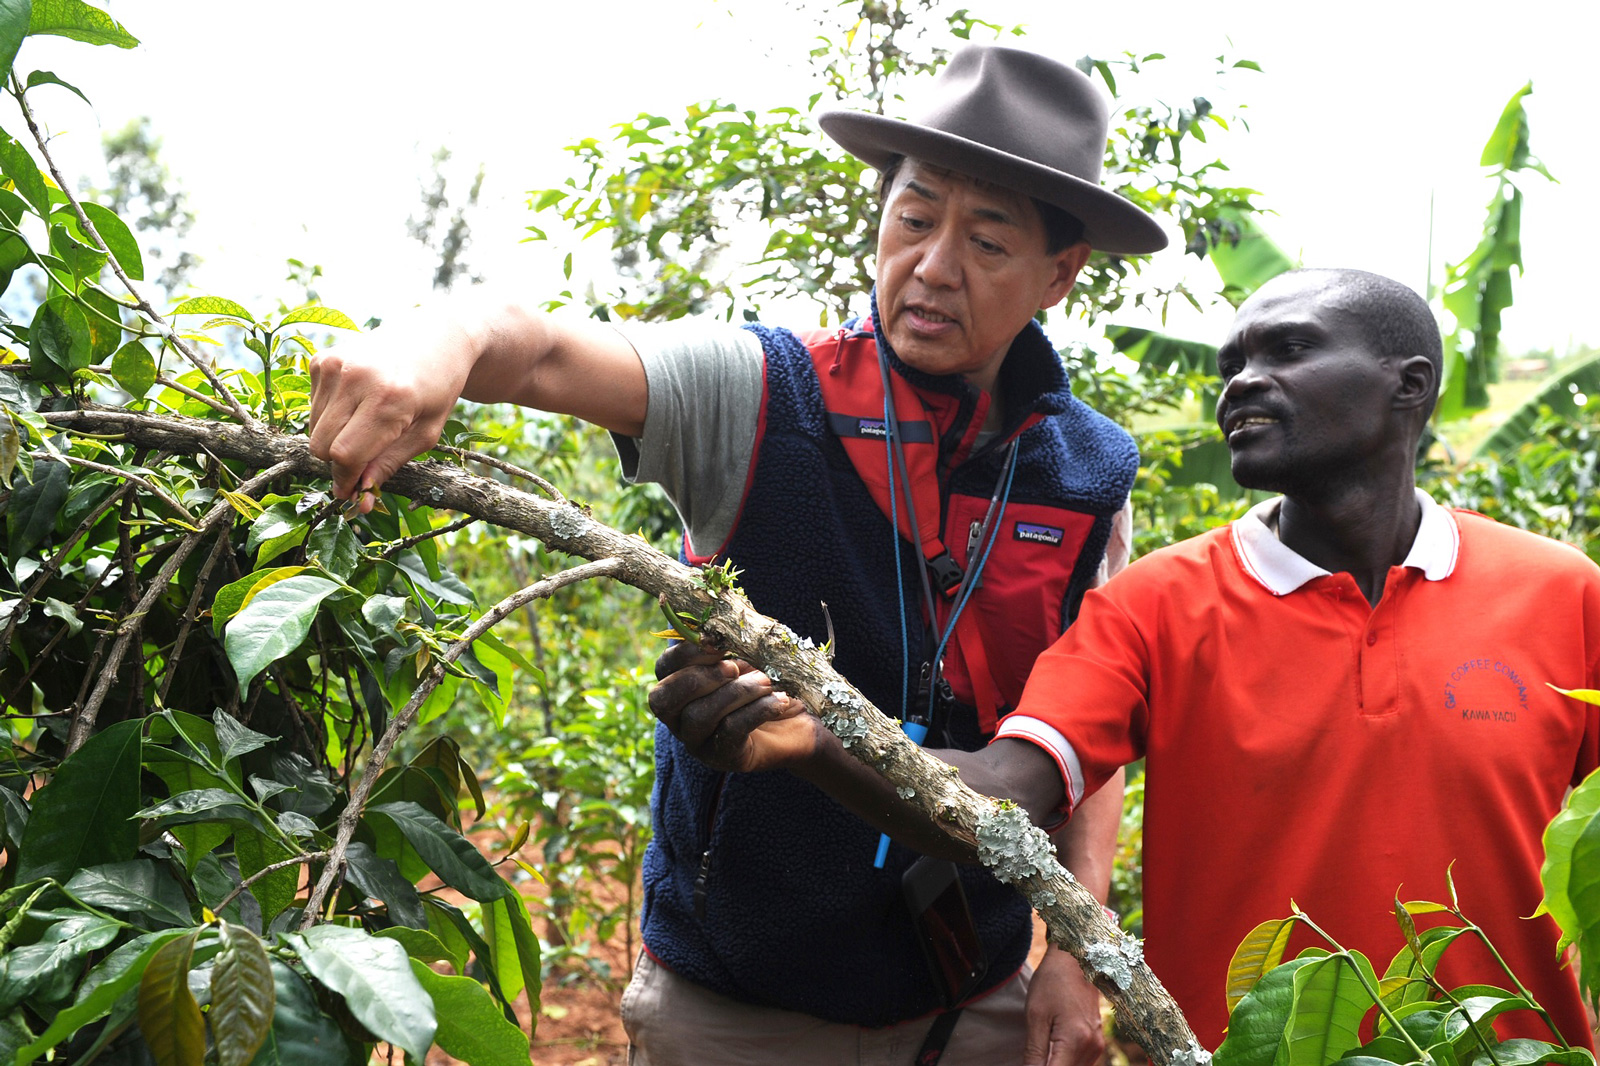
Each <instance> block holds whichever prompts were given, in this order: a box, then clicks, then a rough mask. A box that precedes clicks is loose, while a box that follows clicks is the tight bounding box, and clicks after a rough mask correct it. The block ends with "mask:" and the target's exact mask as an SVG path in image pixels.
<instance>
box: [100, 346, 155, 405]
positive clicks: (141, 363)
mask: <svg viewBox="0 0 1600 1066" xmlns="http://www.w3.org/2000/svg"><path fill="white" fill-rule="evenodd" d="M111 376H112V377H114V378H116V379H117V384H118V385H121V386H122V391H123V392H126V393H127V394H128V395H129V396H132V397H133V398H134V399H135V400H142V399H144V394H145V393H147V392H149V391H150V389H151V387H152V386H153V385H155V383H156V361H155V357H154V356H152V355H151V354H150V352H149V351H148V350H146V348H145V346H144V345H142V344H140V343H139V342H138V341H129V342H128V343H127V344H124V345H123V346H122V347H121V348H118V349H117V354H115V355H113V356H112V357H111Z"/></svg>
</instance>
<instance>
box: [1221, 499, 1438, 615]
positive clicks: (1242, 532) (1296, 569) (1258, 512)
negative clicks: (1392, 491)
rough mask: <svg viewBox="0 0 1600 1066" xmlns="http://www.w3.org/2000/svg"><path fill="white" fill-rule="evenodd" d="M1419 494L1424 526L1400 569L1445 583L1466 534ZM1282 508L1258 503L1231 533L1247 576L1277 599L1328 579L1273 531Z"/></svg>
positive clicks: (1279, 501)
mask: <svg viewBox="0 0 1600 1066" xmlns="http://www.w3.org/2000/svg"><path fill="white" fill-rule="evenodd" d="M1414 491H1415V492H1416V494H1417V502H1418V503H1419V504H1421V505H1422V522H1421V523H1420V524H1419V525H1418V526H1417V538H1416V540H1414V541H1412V542H1411V551H1410V552H1409V553H1408V554H1407V555H1406V558H1405V561H1404V562H1403V563H1401V564H1400V565H1401V566H1410V567H1414V568H1416V569H1418V570H1421V571H1422V576H1423V577H1425V578H1427V579H1428V580H1429V581H1443V580H1444V579H1445V578H1447V577H1449V576H1450V575H1451V573H1452V572H1454V570H1455V568H1456V557H1457V555H1459V554H1460V550H1461V530H1460V528H1459V527H1458V526H1457V525H1456V520H1455V516H1454V515H1452V514H1451V513H1450V512H1449V511H1447V510H1445V509H1444V508H1443V507H1440V506H1439V505H1438V504H1437V503H1435V502H1434V500H1433V497H1431V496H1429V495H1428V494H1427V493H1426V492H1423V491H1422V490H1421V489H1416V490H1414ZM1282 503H1283V497H1281V496H1278V497H1275V498H1273V499H1270V500H1267V501H1265V502H1263V503H1258V504H1256V505H1255V506H1254V507H1252V508H1250V510H1249V511H1247V512H1246V513H1245V515H1244V517H1243V518H1240V519H1239V520H1238V521H1236V522H1234V523H1233V525H1232V526H1230V527H1229V531H1230V533H1231V535H1232V537H1233V547H1234V550H1235V551H1236V552H1238V555H1239V561H1240V562H1241V563H1242V564H1243V565H1244V569H1245V572H1246V573H1247V574H1249V575H1250V576H1251V577H1253V578H1255V579H1256V580H1257V581H1259V582H1260V583H1261V584H1262V585H1263V586H1265V587H1266V589H1267V591H1269V592H1271V593H1272V594H1273V595H1274V596H1287V595H1288V594H1289V593H1291V592H1293V591H1294V590H1295V589H1297V588H1299V587H1300V586H1301V585H1304V584H1305V583H1306V582H1307V581H1310V580H1311V579H1312V578H1316V577H1322V576H1323V575H1324V574H1326V573H1328V571H1326V570H1324V569H1323V568H1322V567H1320V566H1318V565H1317V564H1316V563H1313V562H1311V561H1310V560H1309V559H1307V558H1305V557H1304V556H1302V555H1300V554H1299V553H1298V552H1296V551H1295V550H1294V549H1293V548H1290V547H1288V546H1286V545H1285V544H1284V543H1283V542H1282V541H1281V540H1279V539H1278V535H1277V534H1276V533H1274V532H1273V531H1272V529H1271V528H1270V527H1269V525H1268V522H1269V521H1271V519H1272V518H1273V517H1274V516H1275V515H1276V513H1277V510H1278V507H1279V505H1281V504H1282Z"/></svg>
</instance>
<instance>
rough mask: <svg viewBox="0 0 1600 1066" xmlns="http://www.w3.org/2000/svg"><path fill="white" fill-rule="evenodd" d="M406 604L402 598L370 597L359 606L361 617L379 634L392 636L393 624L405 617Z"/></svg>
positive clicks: (393, 633)
mask: <svg viewBox="0 0 1600 1066" xmlns="http://www.w3.org/2000/svg"><path fill="white" fill-rule="evenodd" d="M407 602H409V601H408V600H407V599H406V598H405V597H404V596H384V595H381V594H380V595H377V596H372V597H369V598H368V599H367V600H366V601H365V602H363V603H362V604H361V617H362V618H365V619H366V620H367V621H368V622H369V623H371V624H372V625H373V626H374V627H376V628H377V629H378V630H379V631H380V632H383V633H387V634H389V635H390V636H394V635H395V631H394V626H395V623H396V622H398V621H400V619H402V618H404V617H405V616H406V604H407Z"/></svg>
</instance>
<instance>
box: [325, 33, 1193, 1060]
mask: <svg viewBox="0 0 1600 1066" xmlns="http://www.w3.org/2000/svg"><path fill="white" fill-rule="evenodd" d="M927 89H928V97H927V100H926V103H925V106H924V107H923V108H922V109H921V110H920V111H919V118H918V119H916V120H914V121H900V120H894V119H886V118H883V117H882V116H878V115H870V114H863V113H855V112H838V111H836V112H830V113H828V114H825V115H824V116H823V117H822V120H821V124H822V127H823V129H824V130H825V131H826V132H827V133H828V134H829V135H830V136H832V137H833V138H834V139H835V140H837V141H838V142H839V143H840V144H841V145H843V146H844V147H845V148H846V149H848V150H849V151H851V152H852V153H854V154H856V155H857V156H859V157H860V158H861V159H863V160H865V161H866V162H868V163H870V164H871V165H872V166H874V167H875V168H877V169H878V170H879V171H880V172H881V174H882V175H883V180H882V185H881V192H882V218H881V220H880V226H879V238H878V249H877V263H876V276H877V285H876V288H875V290H874V293H873V298H872V301H871V313H870V315H868V316H866V317H864V318H861V319H857V320H852V321H851V322H847V323H846V324H845V325H844V326H842V327H840V328H838V329H834V330H826V331H816V332H810V333H799V334H797V333H794V332H791V331H788V330H780V329H769V328H766V327H763V326H751V327H748V328H744V329H736V328H734V327H731V326H728V325H726V324H725V323H721V322H717V323H705V322H682V323H673V324H668V325H649V326H645V325H623V326H620V327H615V328H613V327H611V326H606V325H602V324H599V323H595V322H592V321H588V322H583V321H571V320H565V319H560V318H555V317H550V316H546V315H542V314H538V313H535V312H533V311H531V310H530V309H529V308H528V307H527V306H525V305H524V304H523V303H522V302H521V301H519V300H509V301H503V302H487V301H482V300H478V301H477V302H476V303H457V304H456V305H454V306H453V307H451V308H448V309H446V310H444V311H442V312H439V311H436V312H425V313H422V314H419V315H418V316H417V317H416V318H414V319H413V320H412V321H411V322H409V323H407V324H406V326H405V327H404V328H403V329H393V328H391V330H385V331H383V333H381V334H378V335H376V336H373V337H371V338H368V339H365V340H364V341H363V342H362V346H361V347H357V346H356V345H351V344H346V345H343V346H341V347H340V348H338V349H335V350H332V351H330V352H328V353H326V354H324V355H321V356H319V357H318V358H317V360H316V361H315V362H314V363H313V368H312V379H313V396H312V418H311V446H312V451H313V452H314V453H315V454H317V455H318V456H321V457H323V458H326V459H329V460H331V462H332V464H333V468H334V489H335V492H336V493H337V494H338V495H340V496H342V497H346V498H353V499H360V500H361V501H362V503H363V506H368V505H369V504H368V501H369V500H370V494H371V493H372V492H373V491H374V490H375V489H376V488H377V486H379V485H381V484H382V483H383V481H384V480H385V479H386V478H387V477H388V476H389V475H390V474H392V473H393V472H394V471H395V470H396V469H397V468H398V467H399V466H400V465H401V464H402V463H404V462H405V461H406V460H408V459H410V458H411V457H412V456H414V455H416V454H418V453H420V452H422V451H424V450H425V449H427V448H428V447H430V446H431V445H432V444H433V443H434V441H435V440H436V439H437V437H438V434H439V431H440V429H441V428H442V426H443V423H444V420H445V419H446V417H447V416H448V415H449V413H450V411H451V409H452V407H453V405H454V403H455V401H456V400H457V398H458V397H465V398H467V399H470V400H477V401H511V402H516V403H519V404H523V405H525V406H530V407H536V408H540V409H543V410H550V411H560V412H565V413H570V414H573V415H576V416H577V417H580V418H583V419H585V420H587V421H590V422H593V423H595V424H597V425H600V426H603V427H605V428H606V429H609V430H611V431H612V433H613V436H614V438H615V440H616V443H617V448H618V452H619V454H620V456H621V458H622V461H623V467H624V472H625V474H626V475H627V476H628V477H629V478H632V479H637V480H649V481H656V482H659V483H660V484H662V485H663V486H664V487H665V488H666V490H667V493H668V495H669V496H670V497H671V498H672V500H673V502H674V504H675V505H676V506H677V508H678V510H679V512H680V514H681V515H682V518H683V521H684V526H685V530H686V533H685V538H684V545H683V551H684V555H685V557H686V558H687V559H689V560H690V561H692V562H696V563H699V562H709V561H711V560H712V559H716V560H718V561H721V560H731V561H732V562H734V563H735V564H736V565H737V566H738V567H740V568H741V570H742V571H743V573H742V577H741V585H742V587H743V588H744V590H745V591H746V592H747V594H748V595H749V596H750V598H751V600H752V602H753V603H754V604H755V606H756V607H757V608H758V609H760V610H762V611H764V612H766V613H767V614H770V615H773V616H774V617H777V618H780V619H782V620H783V621H784V622H786V623H787V624H788V625H790V626H791V627H792V628H793V629H794V630H795V631H796V632H797V633H799V634H801V635H802V636H804V637H806V638H808V639H813V640H816V641H818V642H820V641H822V640H823V639H825V638H826V637H827V636H828V635H829V634H830V633H832V634H833V635H834V639H835V648H836V658H835V664H836V666H837V667H838V668H839V669H840V670H841V672H843V673H844V674H845V676H847V677H849V678H850V679H851V681H852V683H854V684H855V685H856V686H857V687H859V688H860V689H861V690H862V691H863V692H865V693H866V694H867V695H868V696H870V697H871V698H872V699H873V700H874V702H876V703H877V704H878V705H879V706H881V707H884V708H886V709H893V710H897V711H898V712H899V713H900V714H901V716H902V718H903V719H904V720H905V722H906V724H907V729H908V731H910V732H913V734H914V735H916V734H926V735H927V736H928V737H929V742H930V743H933V742H937V743H939V744H940V745H941V746H954V747H960V748H965V749H973V748H976V747H979V746H981V745H982V744H983V743H984V742H985V741H986V740H987V739H988V738H989V737H990V736H992V735H993V733H994V732H995V730H996V728H997V726H998V722H999V719H1000V718H1001V717H1002V716H1004V715H1005V714H1006V713H1007V712H1008V711H1009V710H1010V709H1011V708H1012V707H1014V706H1015V704H1016V702H1017V700H1018V699H1020V696H1021V690H1022V684H1023V680H1024V678H1025V677H1026V675H1027V672H1028V669H1029V667H1030V666H1031V665H1032V661H1033V658H1034V656H1036V655H1037V654H1038V653H1039V652H1040V651H1041V650H1043V649H1044V648H1045V647H1046V646H1047V645H1048V644H1049V643H1050V642H1051V641H1052V640H1053V639H1054V638H1055V637H1056V636H1057V635H1058V634H1059V633H1060V632H1061V631H1062V629H1063V627H1064V626H1065V625H1066V623H1067V622H1068V621H1070V619H1071V618H1072V616H1073V615H1074V613H1075V612H1076V609H1077V605H1078V603H1079V601H1080V600H1081V598H1082V596H1083V594H1084V592H1085V591H1086V590H1087V589H1088V588H1089V587H1091V586H1092V585H1094V584H1096V583H1097V582H1098V581H1099V580H1101V579H1103V576H1104V574H1105V573H1106V572H1107V571H1108V570H1110V569H1116V568H1119V567H1120V566H1121V564H1122V562H1123V561H1125V559H1126V554H1127V544H1126V541H1127V536H1126V512H1125V502H1126V499H1127V495H1128V491H1129V489H1130V487H1131V485H1132V481H1133V476H1134V472H1135V470H1136V466H1137V455H1136V452H1135V450H1134V447H1133V444H1132V441H1131V440H1130V439H1129V438H1128V436H1127V434H1125V433H1124V432H1122V431H1121V430H1120V429H1119V428H1117V427H1116V426H1114V425H1113V424H1111V423H1110V422H1109V421H1107V420H1106V419H1104V418H1103V417H1101V416H1100V415H1098V414H1096V413H1095V412H1093V411H1092V410H1090V409H1089V408H1088V407H1086V406H1085V405H1084V404H1083V403H1081V402H1080V401H1079V400H1077V399H1076V398H1075V397H1073V396H1072V394H1071V391H1070V389H1069V388H1068V386H1067V382H1066V378H1065V372H1064V369H1063V367H1062V364H1061V361H1060V359H1059V357H1058V356H1057V354H1056V353H1055V351H1054V349H1053V348H1052V347H1051V346H1050V344H1049V343H1048V341H1047V340H1046V339H1045V337H1044V334H1043V332H1042V331H1041V330H1040V328H1039V326H1038V325H1037V324H1036V323H1035V321H1034V316H1035V315H1036V314H1037V313H1038V312H1040V311H1042V310H1044V309H1046V308H1049V307H1052V306H1054V305H1056V304H1058V303H1060V302H1061V301H1062V300H1063V299H1064V298H1066V296H1067V295H1068V294H1069V293H1070V291H1071V289H1072V286H1073V283H1074V280H1075V278H1076V276H1077V274H1078V271H1079V270H1080V269H1081V268H1082V266H1083V264H1084V262H1085V261H1086V259H1087V258H1088V256H1089V254H1090V251H1091V248H1095V249H1100V250H1103V251H1108V252H1113V253H1116V254H1139V253H1146V252H1153V251H1156V250H1158V249H1160V248H1161V247H1163V246H1164V245H1165V244H1166V238H1165V236H1164V235H1163V233H1162V232H1161V230H1160V228H1159V227H1158V226H1157V225H1156V224H1155V223H1154V222H1153V221H1152V220H1151V219H1150V218H1149V217H1148V216H1147V215H1146V214H1145V213H1144V212H1143V211H1141V210H1140V209H1139V208H1137V207H1135V206H1134V205H1133V204H1131V203H1129V202H1128V201H1126V200H1123V199H1122V198H1120V197H1118V196H1116V195H1115V194H1113V193H1111V192H1109V191H1107V190H1105V189H1103V188H1102V187H1101V186H1100V185H1099V176H1100V163H1101V159H1102V157H1103V155H1104V151H1105V143H1106V125H1107V110H1106V104H1105V103H1104V101H1103V100H1102V99H1101V98H1100V97H1099V95H1098V93H1097V92H1096V91H1095V90H1094V88H1093V87H1092V85H1091V84H1090V83H1089V81H1088V79H1087V78H1085V77H1084V76H1083V75H1082V74H1080V73H1079V72H1078V71H1077V70H1075V69H1073V68H1072V67H1069V66H1065V65H1062V64H1059V63H1056V62H1054V61H1052V60H1049V59H1046V58H1044V57H1041V56H1038V55H1035V54H1032V53H1029V52H1024V51H1019V50H1015V49H1008V48H999V47H982V46H973V47H969V48H966V49H963V50H962V51H961V52H959V53H957V54H956V55H955V56H954V57H953V58H952V59H951V61H950V63H949V64H948V66H947V67H946V68H945V69H944V70H943V71H942V72H941V73H940V74H939V76H938V77H936V78H935V79H934V80H933V81H932V82H931V83H930V84H929V85H928V87H927ZM395 334H399V336H398V337H397V338H395V339H392V340H391V339H390V338H391V337H395ZM602 382H603V383H604V386H603V387H597V383H602ZM823 604H827V605H830V606H823ZM658 672H671V673H672V677H671V678H670V680H669V681H668V682H667V683H666V684H664V685H662V686H660V687H659V688H658V689H657V690H656V691H655V693H653V695H652V707H653V709H655V710H656V712H657V714H658V716H660V717H661V718H662V720H663V723H664V724H663V725H662V726H661V727H659V728H658V730H657V779H656V789H655V793H654V796H653V802H652V815H653V819H654V830H655V836H654V838H653V840H652V842H651V845H650V849H649V852H648V854H647V857H646V862H645V871H644V882H645V904H644V908H643V916H642V926H643V933H644V944H645V953H644V955H643V956H642V957H641V960H640V965H639V967H638V970H637V972H636V974H635V978H634V980H633V982H632V983H631V984H630V985H629V988H628V990H627V992H626V994H625V995H624V997H623V1005H622V1006H623V1017H624V1023H625V1025H626V1026H627V1028H628V1031H629V1036H630V1040H631V1041H632V1042H633V1052H632V1056H631V1058H632V1061H633V1062H635V1063H657V1064H666V1063H694V1064H706V1063H722V1062H728V1063H734V1062H740V1063H743V1062H768V1061H772V1062H786V1063H819V1064H820V1063H835V1062H852V1063H854V1062H862V1063H893V1062H911V1061H913V1060H914V1061H917V1062H919V1063H928V1064H930V1066H931V1064H932V1063H934V1062H940V1061H942V1062H944V1063H946V1064H960V1063H1002V1062H1017V1063H1021V1062H1028V1063H1034V1062H1037V1063H1043V1062H1044V1061H1046V1058H1047V1057H1049V1059H1050V1061H1052V1062H1055V1063H1057V1064H1058V1066H1059V1064H1061V1063H1074V1062H1088V1061H1091V1060H1093V1059H1095V1058H1097V1057H1098V1054H1099V1052H1100V1050H1101V1047H1102V1040H1103V1038H1102V1036H1101V1034H1100V1025H1099V1018H1098V1011H1097V1002H1098V1001H1097V997H1096V995H1095V993H1094V991H1093V989H1092V988H1091V987H1089V986H1088V985H1087V984H1086V983H1085V982H1084V981H1083V980H1082V977H1081V975H1080V974H1079V973H1078V972H1077V967H1076V963H1074V962H1073V961H1072V960H1071V959H1070V958H1067V957H1066V956H1062V955H1059V954H1058V953H1052V954H1050V955H1047V956H1046V961H1045V962H1044V963H1043V964H1042V965H1041V969H1040V973H1039V974H1038V975H1037V977H1036V978H1035V979H1034V981H1033V983H1032V985H1031V987H1030V986H1029V984H1028V975H1027V971H1026V968H1025V966H1024V961H1025V958H1026V955H1027V953H1028V948H1029V945H1030V941H1031V919H1030V914H1029V911H1028V908H1027V906H1026V905H1025V903H1023V901H1022V900H1021V899H1020V897H1017V896H1016V895H1015V894H1014V893H1012V892H1010V891H1009V890H1007V889H1005V888H1003V887H1002V886H1000V885H999V884H998V883H996V882H995V881H993V879H991V878H989V877H988V876H987V874H985V873H983V872H982V871H979V870H975V869H961V870H959V871H958V870H956V868H954V867H951V866H948V865H938V864H931V863H928V862H919V861H918V855H917V853H916V852H914V851H911V850H910V849H906V848H903V847H900V846H898V845H888V844H886V843H884V844H880V842H879V839H878V836H879V834H878V833H877V831H876V830H874V829H872V828H870V827H869V826H868V825H867V824H866V823H865V822H863V821H862V820H861V819H859V818H857V817H856V816H855V815H853V814H851V813H849V812H848V811H847V810H846V809H845V808H844V807H842V806H841V805H840V804H839V803H837V802H835V801H834V800H833V799H830V798H829V797H828V796H826V795H824V794H823V793H822V792H821V791H819V790H818V789H817V788H816V787H815V786H814V785H813V784H811V783H810V782H808V781H805V780H803V779H801V778H800V777H798V776H795V775H792V774H788V773H784V772H773V773H751V772H746V771H747V769H748V767H750V766H752V765H756V764H758V763H759V761H760V760H759V757H755V758H753V757H752V753H751V752H749V751H748V750H745V749H744V747H743V746H734V750H728V746H726V745H724V743H723V739H724V738H725V737H726V736H728V735H730V734H731V733H732V732H734V731H733V730H723V729H720V728H712V729H710V730H706V731H703V732H702V731H701V730H700V728H699V726H698V724H697V723H700V722H703V721H705V720H706V719H705V717H704V716H703V715H702V714H701V713H699V712H700V711H703V710H704V709H705V708H706V707H715V706H717V705H718V704H722V703H725V702H726V701H734V702H737V703H739V704H741V705H745V704H748V703H749V702H750V701H751V699H752V697H754V698H755V702H754V704H752V705H753V706H756V707H769V706H770V705H771V701H765V700H762V699H760V697H763V696H765V695H767V694H770V693H771V692H772V679H771V678H770V677H768V676H767V675H765V674H762V673H759V672H757V671H754V670H752V669H750V668H749V666H748V665H747V664H743V663H731V662H729V663H724V662H720V661H717V660H714V659H710V658H709V657H705V656H699V655H697V654H696V652H695V651H694V650H693V649H689V648H685V649H684V650H682V651H678V652H675V653H670V654H669V655H668V656H666V657H663V660H662V662H661V663H660V664H658ZM686 707H688V708H693V709H691V710H689V711H687V712H686ZM719 720H720V719H719ZM777 728H779V729H781V728H782V727H781V726H778V727H777ZM760 735H761V734H758V736H760ZM758 742H759V741H758ZM1119 812H1120V803H1119V802H1118V799H1117V797H1116V796H1115V795H1114V794H1108V793H1106V792H1102V793H1100V794H1098V795H1097V798H1096V799H1092V800H1091V801H1089V803H1088V804H1086V806H1085V807H1084V808H1083V809H1082V810H1080V811H1079V812H1078V814H1077V816H1075V817H1074V819H1073V821H1072V823H1070V827H1069V828H1068V829H1066V830H1063V832H1062V835H1061V839H1060V840H1059V841H1058V846H1059V847H1060V848H1061V851H1062V854H1063V857H1064V859H1065V860H1066V861H1067V862H1068V865H1069V866H1071V867H1073V868H1074V869H1075V870H1076V872H1077V873H1078V875H1079V876H1080V878H1082V879H1083V880H1084V881H1085V882H1086V883H1087V884H1089V885H1090V886H1091V887H1092V888H1096V889H1097V890H1098V891H1099V892H1100V893H1101V894H1102V895H1103V894H1104V892H1105V890H1106V887H1107V881H1108V878H1109V854H1110V849H1111V845H1112V842H1113V840H1114V838H1115V833H1116V826H1117V819H1118V815H1119ZM958 1021H959V1024H957V1022H958ZM941 1056H942V1058H941Z"/></svg>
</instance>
